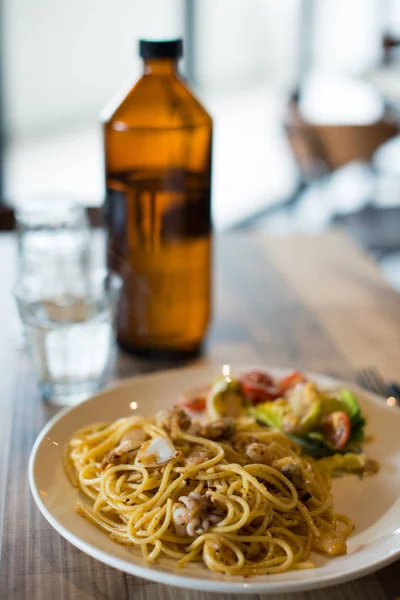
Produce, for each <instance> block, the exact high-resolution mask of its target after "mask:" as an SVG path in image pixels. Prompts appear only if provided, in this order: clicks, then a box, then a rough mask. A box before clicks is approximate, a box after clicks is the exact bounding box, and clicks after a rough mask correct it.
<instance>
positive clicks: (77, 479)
mask: <svg viewBox="0 0 400 600" xmlns="http://www.w3.org/2000/svg"><path fill="white" fill-rule="evenodd" d="M65 468H66V471H67V473H68V475H69V477H70V479H71V481H72V482H73V484H74V485H76V486H77V487H78V488H79V489H80V490H81V492H83V494H84V495H85V496H86V498H87V502H86V503H83V502H78V503H77V505H76V511H77V513H78V514H80V515H82V516H83V517H85V518H86V519H87V520H88V521H90V522H91V523H93V524H94V525H96V526H97V527H99V528H100V529H102V530H103V531H104V532H106V533H108V535H109V536H110V538H111V539H112V540H113V541H115V542H118V543H120V544H126V545H128V546H132V547H133V549H135V550H137V551H139V552H141V553H142V556H143V558H144V560H145V561H147V562H154V561H155V560H157V559H158V558H159V557H160V556H167V557H170V558H172V559H174V560H175V561H177V565H178V566H180V567H183V566H184V565H186V564H187V563H190V562H201V561H202V562H203V563H204V564H205V565H206V567H208V569H210V570H211V571H214V572H218V573H225V574H228V575H241V576H252V575H261V574H267V573H280V572H283V571H287V570H289V569H307V568H311V567H313V566H314V564H313V562H312V560H311V558H310V554H311V551H312V550H316V551H319V552H324V553H326V554H328V555H337V554H343V553H345V552H346V538H347V536H348V535H349V534H350V532H351V531H352V529H353V524H352V522H351V520H350V519H349V518H348V517H346V516H344V515H339V514H336V513H335V512H334V510H333V507H332V496H331V484H330V479H329V477H328V476H327V475H326V473H324V472H323V471H321V470H320V469H319V467H318V465H317V463H316V462H315V461H314V460H313V459H311V458H308V457H304V456H302V455H301V454H300V450H299V448H298V447H297V446H296V445H295V444H294V443H293V442H292V441H291V440H290V439H289V438H287V437H286V436H285V435H284V434H283V433H281V432H279V431H276V430H270V429H266V428H263V427H261V426H259V425H257V424H256V423H255V422H254V421H252V420H251V419H247V418H246V419H238V420H236V421H235V422H228V419H223V420H221V421H220V422H214V423H209V424H208V425H200V424H197V423H192V422H191V420H190V419H189V418H188V417H187V416H186V415H185V414H184V413H182V411H180V410H178V409H172V410H171V411H162V414H161V415H156V417H154V418H145V417H138V416H134V417H127V418H122V419H118V420H116V421H114V422H111V423H99V424H94V425H91V426H89V427H85V428H84V429H82V430H80V431H78V432H77V433H75V434H74V436H73V437H72V438H71V439H70V440H69V442H68V445H67V447H66V452H65Z"/></svg>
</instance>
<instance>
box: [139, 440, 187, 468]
mask: <svg viewBox="0 0 400 600" xmlns="http://www.w3.org/2000/svg"><path fill="white" fill-rule="evenodd" d="M177 456H178V452H177V450H176V449H175V446H174V445H173V443H172V441H171V440H170V439H169V438H164V437H154V438H152V439H151V440H148V441H147V442H145V443H144V444H143V445H142V447H141V448H140V450H139V452H138V453H137V455H136V459H135V464H137V465H141V466H143V467H150V468H152V467H161V466H162V465H165V464H167V463H168V462H169V461H170V460H172V459H173V458H176V457H177Z"/></svg>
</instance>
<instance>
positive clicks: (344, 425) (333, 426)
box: [323, 410, 351, 450]
mask: <svg viewBox="0 0 400 600" xmlns="http://www.w3.org/2000/svg"><path fill="white" fill-rule="evenodd" d="M323 430H324V434H325V436H326V439H327V440H328V442H330V443H331V444H332V446H333V447H334V449H335V450H342V449H343V448H344V447H345V446H346V444H347V442H348V441H349V436H350V430H351V423H350V419H349V417H348V416H347V415H346V413H344V412H342V411H341V410H338V411H336V412H333V413H331V414H330V415H329V416H328V417H327V418H326V420H325V422H324V425H323Z"/></svg>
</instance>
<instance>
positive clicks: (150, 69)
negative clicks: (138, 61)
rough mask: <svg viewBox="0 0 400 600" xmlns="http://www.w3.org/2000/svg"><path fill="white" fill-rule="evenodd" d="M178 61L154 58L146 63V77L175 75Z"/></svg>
mask: <svg viewBox="0 0 400 600" xmlns="http://www.w3.org/2000/svg"><path fill="white" fill-rule="evenodd" d="M177 72H178V61H177V60H175V59H173V58H152V59H145V61H144V74H145V75H175V74H176V73H177Z"/></svg>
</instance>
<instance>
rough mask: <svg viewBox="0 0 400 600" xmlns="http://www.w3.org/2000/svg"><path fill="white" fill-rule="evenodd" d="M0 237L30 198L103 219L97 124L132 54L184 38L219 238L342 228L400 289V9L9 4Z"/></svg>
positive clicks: (233, 1)
mask: <svg viewBox="0 0 400 600" xmlns="http://www.w3.org/2000/svg"><path fill="white" fill-rule="evenodd" d="M0 5H1V11H2V12H1V33H2V35H1V47H0V61H1V64H0V76H1V81H0V132H1V139H2V144H1V178H0V185H1V188H0V203H1V204H0V229H2V228H3V229H6V228H8V227H10V226H11V225H12V206H13V204H15V202H17V201H18V199H19V198H22V197H25V196H27V195H31V194H36V193H46V194H48V193H52V192H57V193H67V194H71V195H72V196H73V197H75V198H77V199H78V200H80V201H81V202H83V203H84V204H85V205H88V206H90V207H93V210H92V214H93V215H96V210H95V208H96V207H100V206H101V204H102V202H103V197H104V182H103V177H104V174H103V159H102V138H101V128H100V125H99V122H100V113H101V110H102V108H103V107H104V106H105V105H106V104H107V102H108V101H109V100H110V99H112V98H113V97H114V96H115V95H116V92H118V90H121V89H122V90H123V89H124V88H126V87H129V85H130V84H131V83H132V82H134V81H135V79H137V78H138V77H139V76H140V72H141V62H140V59H139V57H138V51H137V40H138V39H139V38H140V37H147V38H150V39H151V38H160V39H163V38H171V37H177V36H183V37H184V40H185V60H184V62H183V64H182V70H183V72H184V73H185V75H186V77H187V78H188V79H189V81H190V82H191V84H192V87H193V88H194V90H195V92H196V94H197V95H198V96H199V98H200V99H201V100H202V101H203V102H204V104H205V106H206V107H207V109H208V110H209V112H210V113H211V114H212V116H213V117H214V126H215V142H214V143H215V146H214V148H215V152H214V165H213V217H214V223H215V227H216V230H217V231H226V230H229V229H244V228H254V229H262V230H267V231H273V232H275V233H286V232H290V233H293V232H296V231H298V232H306V233H317V232H318V231H321V230H323V229H325V228H327V227H331V226H335V225H340V226H342V227H344V228H345V229H346V230H347V231H348V232H349V233H350V235H352V236H353V238H354V239H356V240H357V241H358V242H359V243H361V244H362V245H363V246H364V247H365V248H366V249H367V250H368V251H369V252H370V253H371V254H373V256H374V257H376V258H378V260H379V261H380V262H381V264H382V267H383V269H384V270H385V273H386V275H387V277H388V279H389V281H391V282H392V284H393V285H395V286H397V287H398V288H399V289H400V136H399V131H400V45H399V44H400V0H284V1H282V0H246V2H245V1H244V0H146V2H143V1H140V0H118V2H111V0H85V1H84V2H82V1H81V0H69V1H68V2H63V3H61V2H54V1H52V0H18V1H16V0H2V2H1V4H0Z"/></svg>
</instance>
